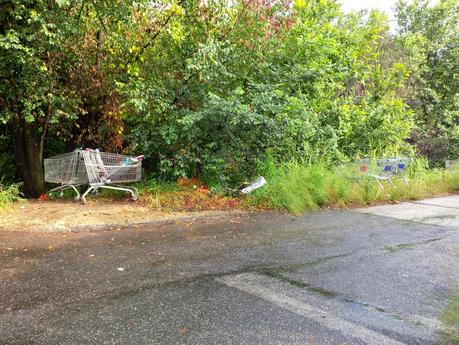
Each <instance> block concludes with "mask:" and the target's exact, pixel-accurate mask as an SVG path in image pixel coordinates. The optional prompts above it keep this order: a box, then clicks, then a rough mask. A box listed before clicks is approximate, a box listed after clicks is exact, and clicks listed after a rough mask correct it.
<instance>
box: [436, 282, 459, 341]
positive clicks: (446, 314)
mask: <svg viewBox="0 0 459 345" xmlns="http://www.w3.org/2000/svg"><path fill="white" fill-rule="evenodd" d="M441 321H442V322H443V323H444V324H445V326H446V327H447V328H448V331H447V332H445V333H444V334H443V336H442V338H441V342H440V344H441V345H458V344H459V289H458V287H456V288H455V289H454V291H453V295H452V296H450V298H449V299H448V302H447V304H446V308H445V310H444V311H443V314H442V316H441Z"/></svg>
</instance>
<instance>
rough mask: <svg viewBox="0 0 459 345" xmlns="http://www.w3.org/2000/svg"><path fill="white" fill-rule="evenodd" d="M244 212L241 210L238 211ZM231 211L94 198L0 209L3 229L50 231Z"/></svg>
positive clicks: (52, 201)
mask: <svg viewBox="0 0 459 345" xmlns="http://www.w3.org/2000/svg"><path fill="white" fill-rule="evenodd" d="M238 212H239V213H240V211H238ZM228 213H229V212H228V211H225V212H224V211H220V210H205V211H201V212H184V211H166V210H159V209H154V208H152V207H151V206H150V205H149V204H146V203H142V202H137V203H133V202H128V201H118V200H94V201H88V203H87V204H86V205H82V204H80V203H76V202H73V201H70V200H68V201H67V200H49V201H35V200H33V201H27V202H19V203H15V204H14V205H13V206H12V207H11V208H10V209H9V210H5V211H0V230H3V231H9V230H13V231H50V232H62V231H70V230H92V229H96V228H100V227H104V228H106V227H111V226H113V227H117V226H126V225H135V224H143V223H150V222H162V221H174V220H180V219H183V218H193V217H199V218H205V217H214V216H219V215H223V214H228Z"/></svg>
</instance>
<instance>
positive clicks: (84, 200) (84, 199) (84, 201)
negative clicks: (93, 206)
mask: <svg viewBox="0 0 459 345" xmlns="http://www.w3.org/2000/svg"><path fill="white" fill-rule="evenodd" d="M81 202H82V203H83V205H84V204H86V197H84V196H82V197H81Z"/></svg>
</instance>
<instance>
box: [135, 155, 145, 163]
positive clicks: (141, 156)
mask: <svg viewBox="0 0 459 345" xmlns="http://www.w3.org/2000/svg"><path fill="white" fill-rule="evenodd" d="M144 157H145V156H144V155H140V156H137V157H134V158H132V161H133V162H138V161H141V160H143V158H144Z"/></svg>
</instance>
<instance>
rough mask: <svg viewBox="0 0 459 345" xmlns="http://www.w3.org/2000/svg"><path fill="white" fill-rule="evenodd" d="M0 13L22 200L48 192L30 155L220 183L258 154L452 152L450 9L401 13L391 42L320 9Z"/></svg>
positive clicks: (0, 97) (103, 5)
mask: <svg viewBox="0 0 459 345" xmlns="http://www.w3.org/2000/svg"><path fill="white" fill-rule="evenodd" d="M0 10H1V12H0V13H1V14H0V77H1V78H2V83H0V123H1V124H0V130H1V134H0V141H5V142H8V143H9V144H8V145H10V146H9V147H11V148H13V149H14V150H12V152H11V153H10V152H9V151H8V150H5V151H2V150H0V172H1V174H2V176H6V175H11V174H13V175H14V174H16V173H13V169H11V168H10V167H9V166H8V162H9V161H10V156H11V154H13V156H14V161H15V165H16V167H17V173H18V174H17V175H19V176H20V178H21V179H22V180H23V182H24V190H25V193H26V194H27V195H28V196H38V195H39V194H40V193H41V192H43V191H44V189H45V187H46V186H45V184H44V183H43V169H42V161H43V158H44V156H47V155H52V154H55V153H60V152H63V151H69V150H72V149H73V148H75V147H80V146H82V147H86V146H91V147H100V148H102V149H105V150H108V151H117V152H136V153H144V154H145V155H146V158H147V159H146V160H145V166H146V168H147V169H148V171H149V173H151V174H153V175H154V176H157V177H162V178H165V179H175V178H176V177H177V176H188V177H191V176H194V175H199V176H201V177H202V178H204V179H205V180H206V182H208V183H209V184H210V185H217V184H218V185H221V186H227V185H235V184H238V183H239V182H240V181H242V180H243V179H245V178H247V177H250V176H251V175H253V174H255V173H256V167H257V166H259V165H260V164H261V162H263V161H264V160H266V157H267V154H268V153H269V155H270V156H271V157H272V158H273V159H274V160H275V161H276V162H278V163H282V162H286V161H298V160H301V161H302V162H312V161H316V160H318V159H319V158H320V160H321V161H322V162H325V163H326V164H328V163H333V162H335V163H336V162H343V161H347V160H350V159H352V158H354V157H356V156H366V155H395V154H400V153H404V152H411V151H413V150H416V149H417V150H418V151H420V152H422V153H424V154H426V155H428V156H429V158H431V159H435V160H439V161H440V162H441V159H444V158H446V157H447V156H448V155H449V156H454V155H457V154H458V153H457V152H458V150H457V148H458V146H457V145H458V142H459V140H458V136H457V135H458V129H457V128H458V123H459V113H458V104H459V103H458V85H459V83H458V80H457V76H458V75H459V72H458V67H459V66H458V64H457V61H459V59H458V50H457V47H458V44H457V43H458V32H459V30H458V25H457V23H458V13H459V11H457V0H442V1H440V2H438V4H436V5H434V6H428V2H427V1H424V0H422V1H415V2H413V3H412V4H406V3H404V2H403V1H401V2H400V3H399V5H398V10H397V18H398V21H399V27H398V29H397V31H396V33H395V34H394V33H391V31H390V30H389V25H388V20H387V17H386V16H385V15H384V14H381V13H379V12H377V11H371V12H361V13H351V14H344V13H343V12H342V11H341V9H340V6H339V4H338V2H337V1H334V0H331V1H319V0H313V1H300V0H297V1H293V2H292V3H291V4H290V3H289V2H279V1H274V0H272V1H263V2H260V1H256V0H253V1H252V0H251V1H236V2H234V1H231V2H226V1H217V0H209V1H200V0H191V1H184V0H161V1H154V2H151V1H146V0H145V1H112V2H96V1H92V2H91V1H90V2H88V1H84V0H76V1H66V0H59V1H45V0H34V1H31V0H8V1H4V2H2V3H1V4H0ZM407 139H409V140H407ZM408 143H410V144H414V145H413V146H410V144H408ZM10 151H11V150H10ZM10 172H11V173H10ZM6 178H8V179H10V178H14V176H12V175H11V176H6Z"/></svg>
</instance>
